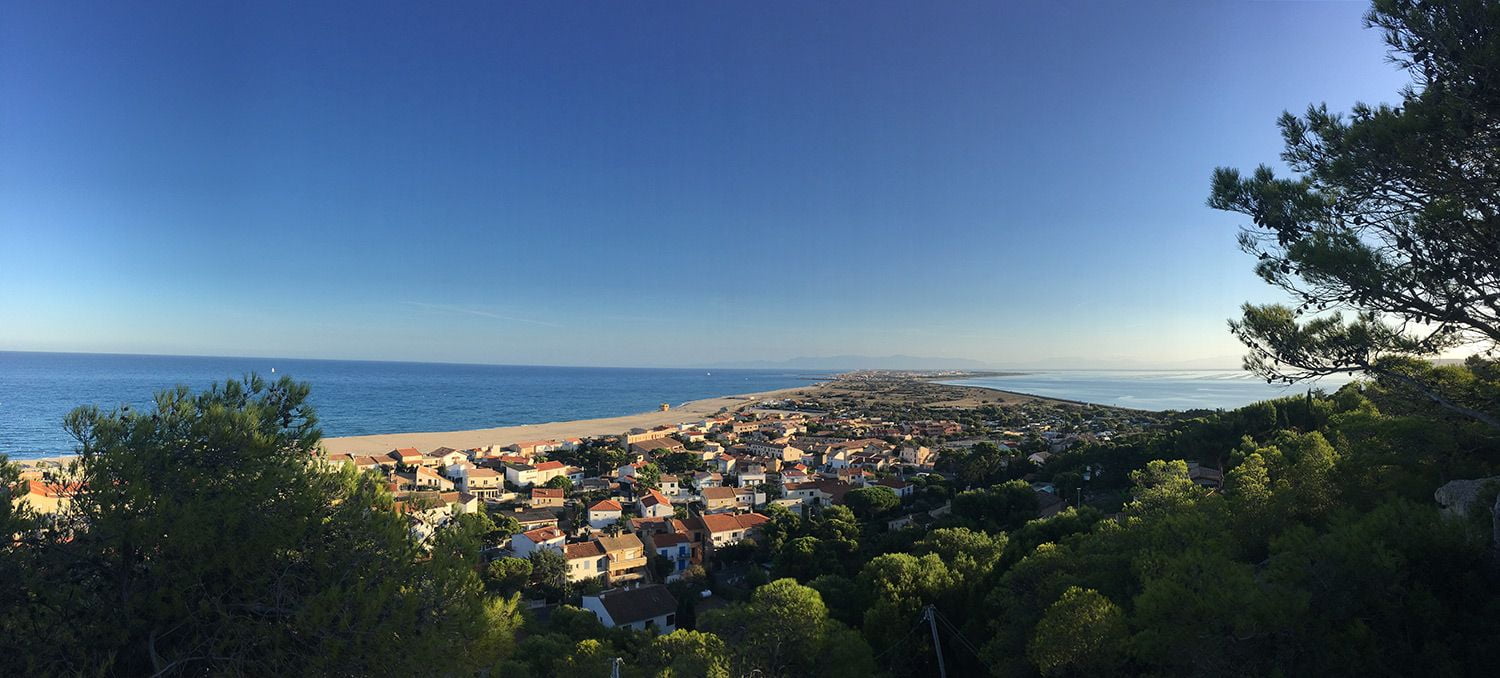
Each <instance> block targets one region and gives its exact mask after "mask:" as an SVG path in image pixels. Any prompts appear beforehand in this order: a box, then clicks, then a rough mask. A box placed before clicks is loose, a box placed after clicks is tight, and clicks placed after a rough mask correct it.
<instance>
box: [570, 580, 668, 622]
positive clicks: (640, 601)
mask: <svg viewBox="0 0 1500 678" xmlns="http://www.w3.org/2000/svg"><path fill="white" fill-rule="evenodd" d="M583 609H585V610H588V611H590V612H593V613H594V614H596V615H598V616H599V621H601V622H604V625H605V626H608V627H611V628H620V627H624V628H630V629H648V628H654V629H655V630H656V632H657V633H671V632H673V631H676V630H677V599H676V598H673V597H672V594H671V593H670V592H668V591H667V587H665V586H662V585H661V584H652V585H650V586H641V587H639V588H633V589H614V590H611V591H605V592H604V593H601V594H599V595H597V596H584V597H583Z"/></svg>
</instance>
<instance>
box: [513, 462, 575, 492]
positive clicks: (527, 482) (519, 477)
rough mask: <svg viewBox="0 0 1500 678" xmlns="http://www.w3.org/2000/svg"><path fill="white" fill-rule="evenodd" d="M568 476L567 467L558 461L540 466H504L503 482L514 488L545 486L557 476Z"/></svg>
mask: <svg viewBox="0 0 1500 678" xmlns="http://www.w3.org/2000/svg"><path fill="white" fill-rule="evenodd" d="M566 475H568V467H567V466H566V465H564V464H563V463H562V462H560V461H544V462H542V463H540V464H536V465H532V464H517V463H507V464H505V480H506V481H508V482H509V483H510V484H512V485H515V486H516V487H523V488H524V487H531V486H532V485H546V484H547V481H549V480H552V479H553V478H556V477H558V476H566Z"/></svg>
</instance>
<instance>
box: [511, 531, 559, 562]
mask: <svg viewBox="0 0 1500 678" xmlns="http://www.w3.org/2000/svg"><path fill="white" fill-rule="evenodd" d="M565 539H566V535H564V534H563V532H562V530H559V529H557V528H555V527H538V528H536V529H535V530H529V531H526V532H518V533H516V534H515V535H512V536H511V538H510V550H511V552H512V553H515V554H516V556H517V557H519V558H525V557H527V556H529V555H531V554H532V552H533V551H536V550H538V549H544V548H548V549H552V550H554V551H557V552H559V553H561V552H562V550H563V541H564V540H565Z"/></svg>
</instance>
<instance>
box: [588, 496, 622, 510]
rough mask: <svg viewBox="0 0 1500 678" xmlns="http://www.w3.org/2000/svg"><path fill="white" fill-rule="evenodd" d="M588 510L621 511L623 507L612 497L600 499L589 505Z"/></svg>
mask: <svg viewBox="0 0 1500 678" xmlns="http://www.w3.org/2000/svg"><path fill="white" fill-rule="evenodd" d="M589 510H590V511H623V510H625V507H623V506H620V502H617V501H615V500H613V499H601V500H600V501H599V503H597V504H594V505H593V506H590V507H589Z"/></svg>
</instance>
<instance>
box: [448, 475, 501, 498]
mask: <svg viewBox="0 0 1500 678" xmlns="http://www.w3.org/2000/svg"><path fill="white" fill-rule="evenodd" d="M504 479H505V477H504V476H502V475H500V472H499V471H496V470H495V469H492V468H465V469H462V475H460V476H459V478H458V482H457V483H456V484H457V486H458V489H459V490H462V491H464V492H468V493H469V494H472V495H474V496H476V497H481V498H482V497H490V496H494V495H496V494H499V493H500V491H501V490H504V489H505V484H504V482H503V481H504Z"/></svg>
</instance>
